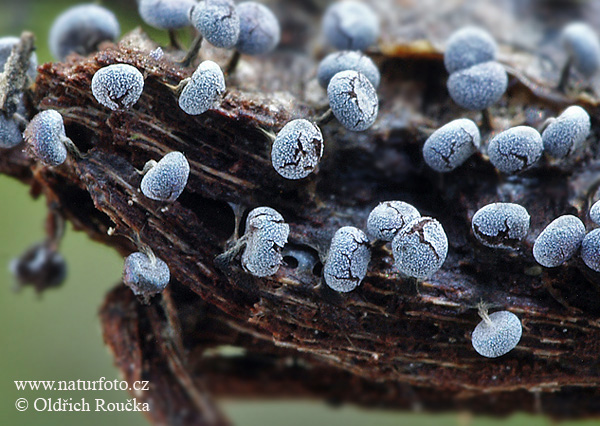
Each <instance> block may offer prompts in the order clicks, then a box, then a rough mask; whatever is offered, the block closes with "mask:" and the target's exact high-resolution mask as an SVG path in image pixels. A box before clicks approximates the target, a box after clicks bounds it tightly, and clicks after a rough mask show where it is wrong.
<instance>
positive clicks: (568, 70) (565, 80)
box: [556, 58, 573, 93]
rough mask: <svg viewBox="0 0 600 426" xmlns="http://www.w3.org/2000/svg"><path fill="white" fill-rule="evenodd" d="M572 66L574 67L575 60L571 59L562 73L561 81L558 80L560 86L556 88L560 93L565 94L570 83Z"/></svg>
mask: <svg viewBox="0 0 600 426" xmlns="http://www.w3.org/2000/svg"><path fill="white" fill-rule="evenodd" d="M571 65H573V60H572V59H571V58H569V59H568V60H567V62H566V63H565V66H564V67H563V69H562V71H561V73H560V80H558V86H556V89H557V90H558V91H559V92H562V93H565V89H566V88H567V83H568V82H569V76H570V75H571Z"/></svg>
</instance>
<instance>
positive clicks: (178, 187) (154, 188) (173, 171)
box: [140, 152, 190, 202]
mask: <svg viewBox="0 0 600 426" xmlns="http://www.w3.org/2000/svg"><path fill="white" fill-rule="evenodd" d="M189 174H190V164H189V163H188V161H187V159H186V158H185V156H184V155H183V154H182V153H181V152H170V153H168V154H167V155H165V156H164V157H163V158H162V159H161V160H160V161H159V162H158V163H156V165H155V166H154V167H152V168H151V169H150V170H149V171H148V172H147V173H146V174H145V175H144V177H143V178H142V183H141V184H140V189H141V190H142V193H143V194H144V195H145V196H146V197H148V198H150V199H152V200H157V201H167V202H172V201H175V200H176V199H177V197H179V196H180V195H181V193H182V192H183V190H184V189H185V186H186V185H187V181H188V176H189Z"/></svg>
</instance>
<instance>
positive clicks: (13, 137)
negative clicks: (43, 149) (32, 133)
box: [0, 112, 23, 148]
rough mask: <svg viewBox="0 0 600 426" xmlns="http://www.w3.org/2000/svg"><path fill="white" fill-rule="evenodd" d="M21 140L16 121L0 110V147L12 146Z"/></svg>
mask: <svg viewBox="0 0 600 426" xmlns="http://www.w3.org/2000/svg"><path fill="white" fill-rule="evenodd" d="M22 141H23V136H22V134H21V129H19V125H18V124H17V122H16V121H15V120H13V119H12V118H7V117H6V116H5V115H4V113H2V112H0V148H13V147H15V146H17V145H19V144H20V143H21V142H22Z"/></svg>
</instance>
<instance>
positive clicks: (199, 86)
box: [179, 61, 225, 115]
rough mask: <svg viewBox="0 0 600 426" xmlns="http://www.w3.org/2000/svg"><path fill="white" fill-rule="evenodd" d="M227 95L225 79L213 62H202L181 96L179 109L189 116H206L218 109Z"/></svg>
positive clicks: (219, 68)
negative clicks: (212, 110)
mask: <svg viewBox="0 0 600 426" xmlns="http://www.w3.org/2000/svg"><path fill="white" fill-rule="evenodd" d="M223 93H225V77H224V76H223V71H221V67H219V65H217V64H216V63H215V62H213V61H204V62H202V63H201V64H200V65H199V66H198V68H197V69H196V71H194V74H192V78H191V80H190V82H189V83H188V84H187V85H186V86H185V87H184V88H183V90H182V91H181V94H180V95H179V107H180V108H181V109H182V110H183V111H184V112H185V113H186V114H189V115H200V114H204V113H205V112H206V111H208V110H209V109H213V108H215V107H217V106H218V105H219V103H220V101H221V97H222V96H223Z"/></svg>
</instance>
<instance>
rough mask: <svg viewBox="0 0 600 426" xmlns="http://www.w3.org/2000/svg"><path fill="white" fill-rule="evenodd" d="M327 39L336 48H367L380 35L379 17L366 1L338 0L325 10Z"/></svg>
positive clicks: (323, 25) (323, 24)
mask: <svg viewBox="0 0 600 426" xmlns="http://www.w3.org/2000/svg"><path fill="white" fill-rule="evenodd" d="M321 27H322V30H323V34H324V35H325V39H326V40H327V42H328V43H329V44H331V45H332V46H333V47H335V48H336V49H340V50H365V49H367V48H368V47H369V46H371V45H372V44H374V43H375V42H376V41H377V38H378V37H379V28H380V27H379V18H378V17H377V15H376V14H375V12H374V11H373V10H372V9H371V8H370V7H369V6H368V5H366V4H365V3H361V2H358V1H338V2H335V3H333V4H332V5H331V6H329V8H328V9H327V10H326V11H325V15H324V16H323V22H322V24H321Z"/></svg>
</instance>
